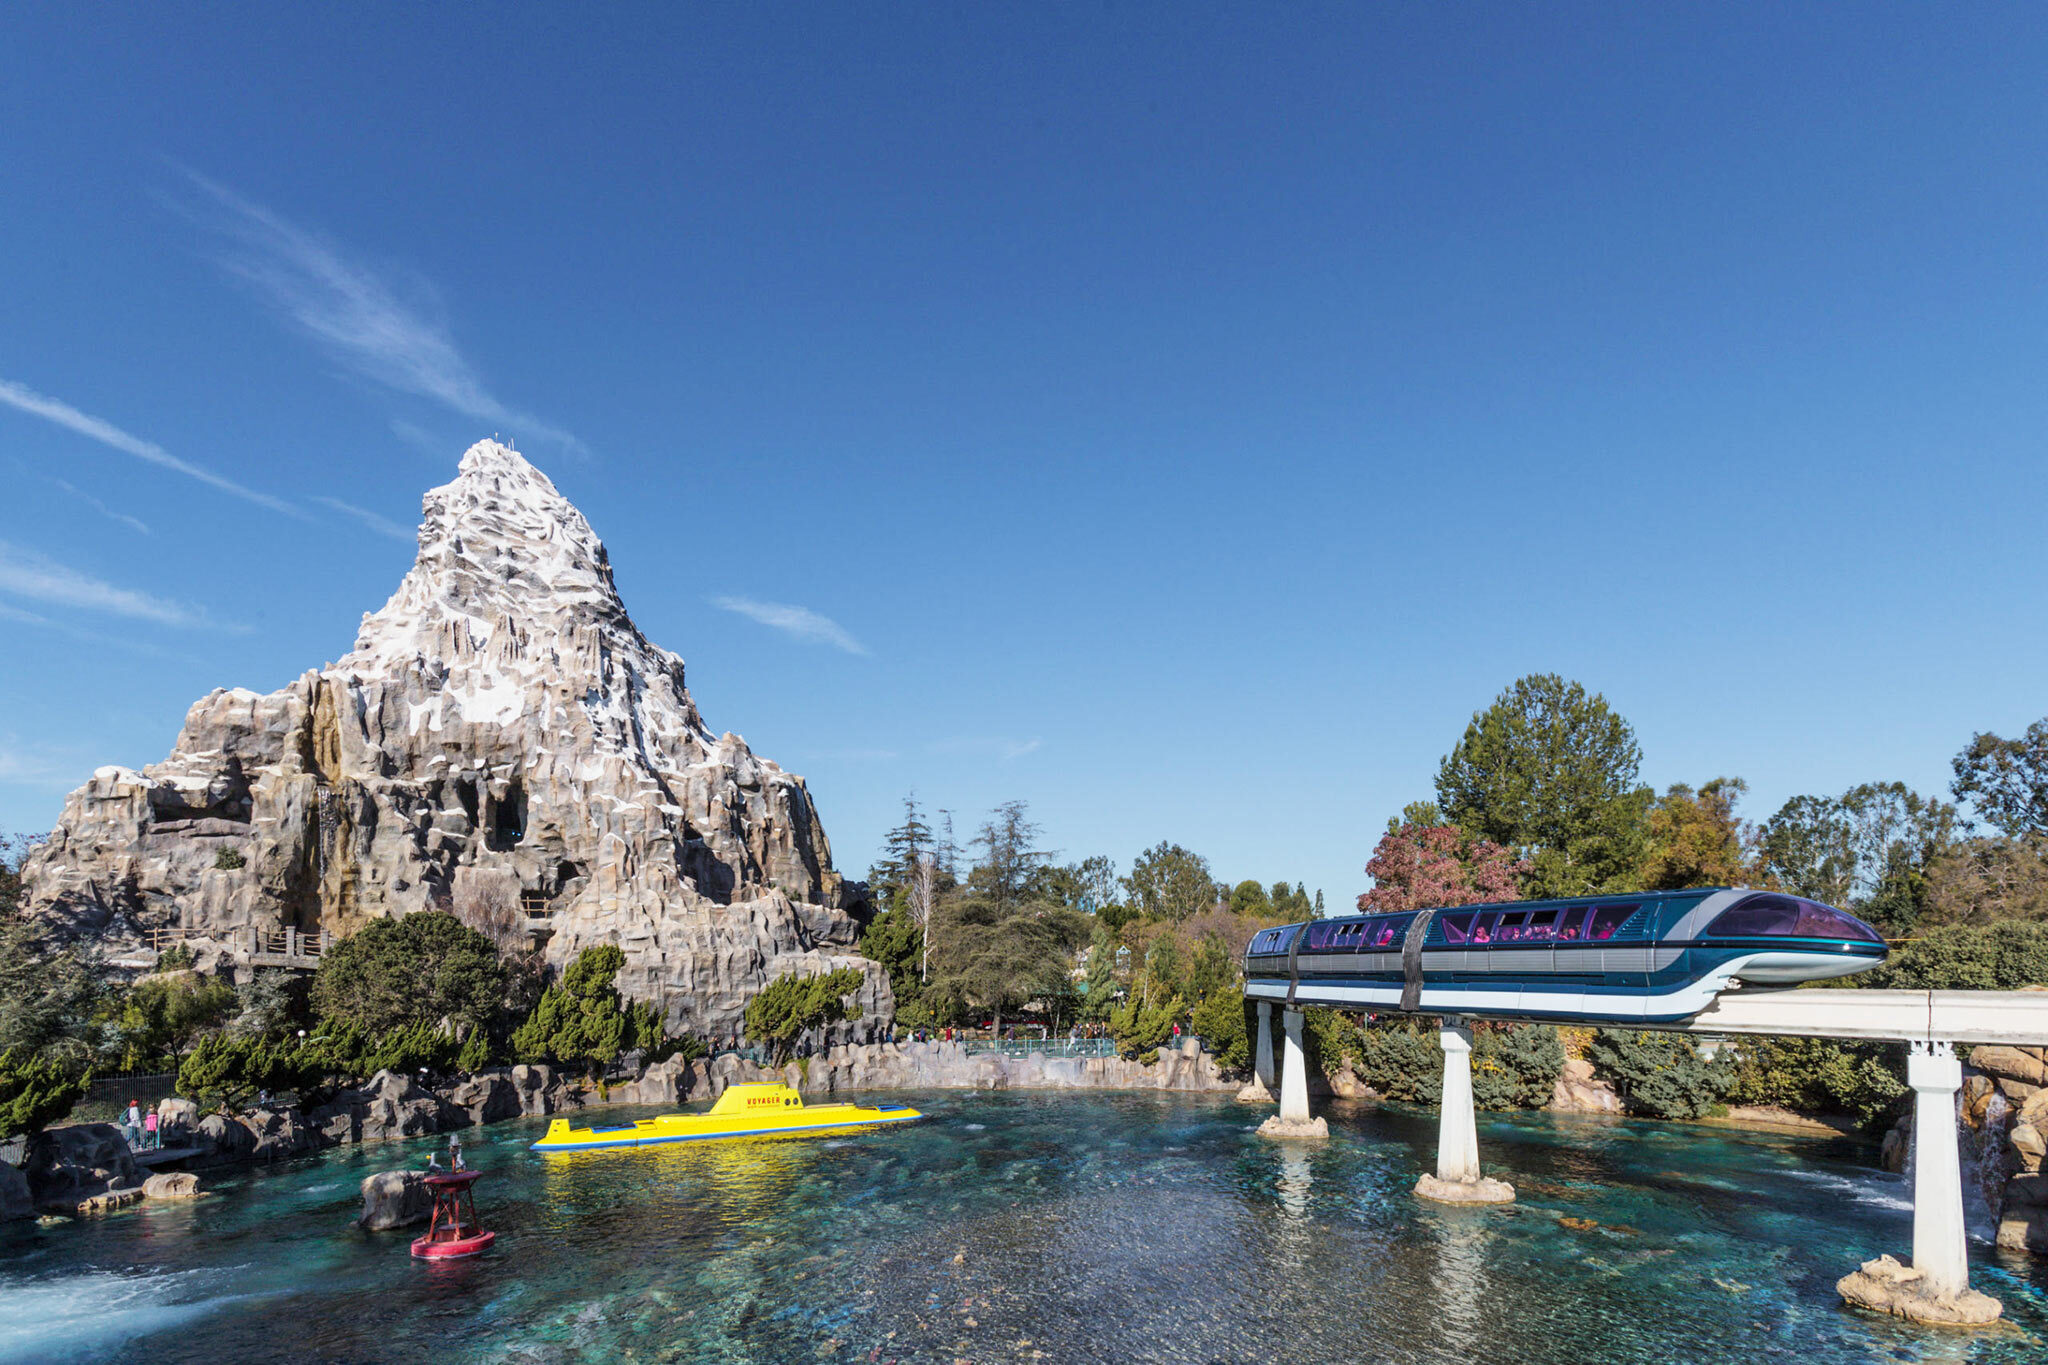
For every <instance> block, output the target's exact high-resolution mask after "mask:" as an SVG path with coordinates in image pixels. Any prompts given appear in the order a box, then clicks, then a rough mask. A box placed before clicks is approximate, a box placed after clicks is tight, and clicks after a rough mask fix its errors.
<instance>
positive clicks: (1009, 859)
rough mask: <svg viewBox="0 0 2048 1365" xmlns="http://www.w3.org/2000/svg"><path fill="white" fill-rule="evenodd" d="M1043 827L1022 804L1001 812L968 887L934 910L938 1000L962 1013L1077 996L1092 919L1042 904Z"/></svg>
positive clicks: (1003, 1010) (982, 837)
mask: <svg viewBox="0 0 2048 1365" xmlns="http://www.w3.org/2000/svg"><path fill="white" fill-rule="evenodd" d="M1037 838H1038V827H1037V826H1036V825H1034V824H1032V823H1031V821H1030V819H1029V818H1027V815H1026V807H1025V805H1024V803H1023V802H1021V801H1011V802H1007V803H1005V804H1004V805H1001V806H998V807H997V808H996V809H995V811H994V813H993V814H992V815H991V816H990V817H989V819H988V821H987V822H986V823H985V824H984V825H983V826H982V827H981V832H980V833H979V834H977V835H976V836H975V840H974V843H975V845H976V847H978V848H979V849H980V850H981V854H980V857H979V858H978V859H977V860H976V862H975V865H974V867H973V869H972V870H971V871H969V872H968V874H967V884H966V886H965V887H964V888H963V889H962V890H960V891H958V892H955V893H953V894H951V895H948V896H945V897H942V898H941V899H940V901H939V903H938V905H937V906H936V907H934V910H933V929H932V952H931V958H932V981H931V989H932V991H933V993H935V994H937V995H939V996H942V997H944V998H945V999H947V1000H948V1001H950V1002H951V1003H952V1005H953V1006H955V1007H958V1008H965V1009H973V1010H988V1011H990V1012H991V1013H992V1014H994V1016H995V1019H996V1025H997V1027H998V1028H1000V1027H1001V1026H1002V1020H1003V1016H1004V1015H1006V1014H1009V1013H1011V1012H1013V1011H1015V1010H1017V1009H1020V1008H1021V1007H1023V1006H1024V1005H1025V1004H1026V1003H1028V1002H1030V1001H1032V1000H1041V999H1042V1000H1046V1001H1048V1003H1053V1002H1058V1001H1063V1000H1066V999H1067V998H1069V997H1070V996H1071V995H1072V972H1073V968H1074V958H1075V956H1076V954H1077V953H1078V952H1079V951H1080V948H1081V945H1082V944H1084V943H1086V942H1088V939H1089V933H1090V930H1091V928H1092V927H1093V926H1092V925H1091V923H1090V921H1089V918H1088V917H1087V916H1085V915H1082V914H1079V913H1077V912H1075V911H1073V910H1071V909H1068V908H1067V907H1066V906H1063V905H1059V904H1055V903H1053V902H1051V901H1048V900H1045V899H1042V898H1041V897H1040V895H1039V890H1040V887H1041V885H1042V879H1041V877H1040V875H1039V874H1040V872H1041V870H1042V869H1043V868H1044V867H1045V865H1046V863H1047V862H1048V861H1049V859H1050V857H1051V855H1050V854H1048V853H1046V852H1044V851H1043V850H1041V849H1039V848H1036V847H1035V846H1034V845H1035V844H1036V842H1037Z"/></svg>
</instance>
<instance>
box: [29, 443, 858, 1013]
mask: <svg viewBox="0 0 2048 1365" xmlns="http://www.w3.org/2000/svg"><path fill="white" fill-rule="evenodd" d="M424 512H425V520H424V523H423V524H422V526H421V528H420V534H419V547H420V548H419V557H418V559H417V561H416V562H415V563H414V565H413V568H412V571H411V572H410V573H408V574H407V575H406V576H405V580H404V582H402V583H401V584H400V585H399V588H398V591H397V593H396V594H394V595H393V596H392V598H391V600H390V601H389V602H387V603H386V604H385V605H384V607H383V609H382V610H380V611H377V612H375V613H373V614H370V615H367V616H365V617H364V618H363V624H362V630H361V633H360V634H359V635H358V636H357V639H356V644H355V648H354V649H353V650H352V651H351V652H350V653H349V654H348V655H346V656H345V657H344V658H342V659H341V660H340V661H339V662H337V663H334V664H332V665H330V666H328V667H326V668H323V669H319V670H317V671H313V672H308V673H306V674H305V675H304V676H302V677H300V678H299V679H298V680H297V681H295V682H293V683H292V684H291V685H290V686H288V687H286V688H284V689H283V690H282V691H279V692H273V693H271V694H269V695H268V696H261V695H258V694H256V693H254V692H250V691H246V690H244V689H240V688H237V689H233V690H223V691H216V692H214V693H213V694H211V695H210V696H207V697H204V698H202V699H201V700H200V701H199V702H197V703H196V704H195V705H194V706H193V707H192V709H191V711H190V712H189V713H188V714H187V716H186V718H185V726H184V729H183V731H182V732H181V733H180V735H179V736H178V742H177V746H176V748H175V749H173V751H172V752H171V755H170V756H169V757H168V758H167V759H165V760H164V761H163V762H161V763H157V764H152V765H151V766H149V767H147V768H144V769H143V770H142V771H141V772H134V771H131V770H129V769H126V768H118V767H109V768H101V769H100V770H98V771H97V772H96V773H94V774H93V777H92V780H91V781H90V782H89V783H87V784H86V785H85V786H83V787H81V788H79V789H78V790H77V791H76V792H73V793H72V794H71V796H70V798H69V799H68V800H67V801H66V803H65V807H64V814H63V817H62V819H61V820H60V821H59V822H58V825H57V828H56V830H55V831H54V832H53V833H52V834H51V836H50V839H49V842H48V843H47V844H46V845H44V846H43V847H42V848H41V849H40V850H38V851H37V852H36V853H35V854H34V856H33V857H32V858H31V859H30V860H29V863H28V866H27V868H26V869H25V871H26V879H27V882H28V885H29V891H30V905H31V910H32V913H36V914H39V915H43V916H48V917H51V918H52V919H55V920H58V921H61V922H63V923H64V924H66V925H67V926H69V927H70V928H71V929H72V930H74V931H75V932H80V933H90V934H94V935H99V936H102V937H104V938H106V939H107V940H108V941H109V942H110V944H111V945H113V946H116V947H122V948H133V947H135V946H137V945H141V944H143V943H145V942H146V940H147V936H148V935H147V931H148V930H150V929H153V928H165V927H176V928H181V929H184V930H185V931H187V933H188V934H191V935H195V936H200V937H201V939H202V942H201V944H200V945H199V946H200V948H201V952H202V958H203V959H204V955H205V954H206V953H208V952H211V953H213V954H215V955H221V954H225V955H226V956H228V957H229V958H231V959H232V958H235V957H238V956H241V955H244V954H245V953H246V948H245V945H246V944H247V943H248V942H250V941H251V939H250V931H252V930H258V931H277V930H282V929H287V928H294V929H299V930H302V931H306V930H315V929H319V930H327V931H330V932H332V933H334V934H346V933H348V932H350V931H352V930H353V929H355V928H357V927H358V926H360V925H361V924H363V923H364V922H365V921H366V920H368V919H370V918H372V917H374V916H379V915H402V914H406V913H408V912H411V911H415V910H422V909H427V908H430V907H433V908H443V909H451V910H453V911H454V912H455V913H456V914H457V915H459V916H460V917H462V918H464V919H465V920H467V921H469V922H471V923H474V924H476V925H477V926H478V927H480V928H484V929H486V930H487V931H488V932H492V933H493V934H494V935H496V936H497V937H499V938H500V940H501V941H502V942H506V943H509V944H516V943H519V942H524V941H527V935H529V934H532V935H533V936H534V938H535V939H538V940H540V941H542V942H544V945H545V953H546V956H547V958H548V960H549V961H550V962H552V963H554V964H556V965H561V964H564V963H566V962H567V961H569V960H570V959H571V958H573V957H574V956H575V954H576V953H577V952H578V951H579V950H581V949H582V948H584V947H587V946H590V945H592V944H598V943H607V942H612V943H617V944H619V945H620V946H621V947H622V948H623V949H624V950H625V954H626V966H625V969H624V971H623V972H622V973H621V974H620V985H621V988H622V989H623V990H624V991H625V992H626V993H627V994H628V995H630V996H632V997H635V998H638V999H645V1000H651V1001H654V1002H657V1003H658V1004H659V1005H661V1006H662V1008H663V1009H664V1010H665V1011H666V1014H667V1017H668V1020H669V1023H670V1026H671V1027H672V1028H687V1029H690V1030H692V1031H694V1032H698V1033H700V1034H702V1033H708V1034H712V1035H724V1034H730V1033H731V1032H733V1031H734V1030H735V1029H736V1028H737V1027H738V1026H739V1021H740V1016H741V1012H742V1011H743V1010H744V1008H745V1004H746V1001H747V999H748V998H749V997H750V996H751V995H752V994H753V993H754V992H755V991H757V990H759V989H760V987H761V986H762V985H763V984H764V983H765V982H767V981H768V980H770V979H772V978H773V977H775V976H777V975H779V974H781V973H784V972H790V971H803V972H815V971H825V970H828V969H830V968H833V967H840V966H855V967H859V968H861V969H862V970H863V972H864V975H865V980H866V985H865V987H864V988H863V990H862V992H861V999H860V1003H861V1004H862V1006H863V1017H862V1019H861V1020H859V1021H857V1022H849V1023H847V1024H844V1025H841V1026H839V1029H838V1031H837V1034H836V1040H837V1041H855V1040H858V1039H861V1038H865V1037H869V1036H874V1035H876V1034H879V1033H880V1032H881V1031H882V1030H883V1029H884V1028H885V1027H886V1026H887V1025H888V1023H889V1022H890V1021H891V1019H892V1017H893V1009H894V1006H893V1002H892V1000H891V998H890V995H889V986H888V980H887V976H886V974H885V973H884V972H883V971H882V970H881V969H880V968H879V967H877V966H876V965H875V964H873V963H871V962H868V961H867V960H866V959H864V958H861V957H859V956H858V954H857V953H856V951H855V950H854V947H853V945H854V942H855V938H856V935H857V934H858V932H859V922H858V920H857V918H856V914H857V913H859V912H861V911H862V910H863V909H864V906H863V905H861V904H858V903H856V900H855V897H854V896H853V894H852V893H850V892H849V889H848V888H847V886H846V885H845V884H844V883H843V881H842V880H841V878H840V876H839V874H838V873H837V872H835V871H833V869H832V854H831V848H830V845H829V844H828V843H827V842H826V839H825V831H824V829H823V827H822V826H821V825H820V824H819V822H818V815H817V811H816V809H815V808H814V807H813V806H812V804H811V797H810V793H809V792H808V791H807V790H806V789H805V787H804V782H803V779H802V778H800V777H797V776H795V775H794V774H791V773H786V772H784V771H783V770H782V769H781V768H779V767H777V766H776V765H775V764H774V763H771V762H769V761H768V760H767V759H764V758H760V757H757V756H756V755H755V754H754V753H753V752H752V751H751V750H749V749H748V748H747V745H746V742H745V741H744V740H742V739H740V738H739V737H738V736H737V735H733V734H724V735H718V736H714V735H712V733H711V732H710V731H709V730H708V729H707V728H706V727H705V725H704V722H703V720H702V718H701V717H700V716H699V715H698V713H697V707H696V704H695V703H694V702H693V701H692V700H691V698H690V694H689V691H688V689H687V688H686V687H685V686H684V684H683V661H682V660H681V659H680V658H678V657H677V656H676V655H674V654H672V653H670V652H668V651H667V650H665V649H661V648H659V647H657V646H655V645H653V644H651V643H649V641H648V640H647V638H646V637H645V636H643V635H642V634H641V633H640V631H639V630H638V629H637V628H636V627H635V626H634V625H633V622H632V620H631V619H630V618H629V617H628V616H627V614H626V608H625V605H624V604H623V603H622V602H621V601H620V600H619V595H618V591H617V589H616V588H615V587H614V586H613V583H612V572H611V565H610V562H609V560H608V559H607V557H606V555H605V550H604V546H603V545H602V544H600V543H599V541H598V539H597V537H596V535H595V534H594V533H593V532H592V531H591V529H590V524H589V523H588V522H587V521H585V520H584V518H583V514H582V513H580V512H578V511H577V510H576V508H575V507H574V506H572V505H571V504H570V503H569V501H568V500H567V499H565V498H564V497H562V495H561V494H560V493H558V492H556V491H555V487H554V485H553V484H552V483H550V482H549V481H548V479H547V477H546V476H545V475H543V474H542V473H541V472H540V471H539V470H537V469H535V468H534V467H533V466H532V465H531V464H529V463H527V461H526V460H525V459H523V458H522V457H521V456H519V455H518V454H517V453H516V452H514V451H512V450H511V449H509V448H507V447H505V446H502V445H499V444H497V443H496V442H493V441H483V442H479V443H478V444H477V445H475V446H472V447H471V448H470V450H469V451H468V453H466V454H465V455H464V456H463V457H462V464H461V468H460V471H459V473H458V476H457V478H456V479H455V481H454V482H453V483H450V484H448V485H446V486H444V487H441V488H437V489H434V490H432V491H431V492H429V493H428V494H427V496H426V500H425V506H424Z"/></svg>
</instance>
